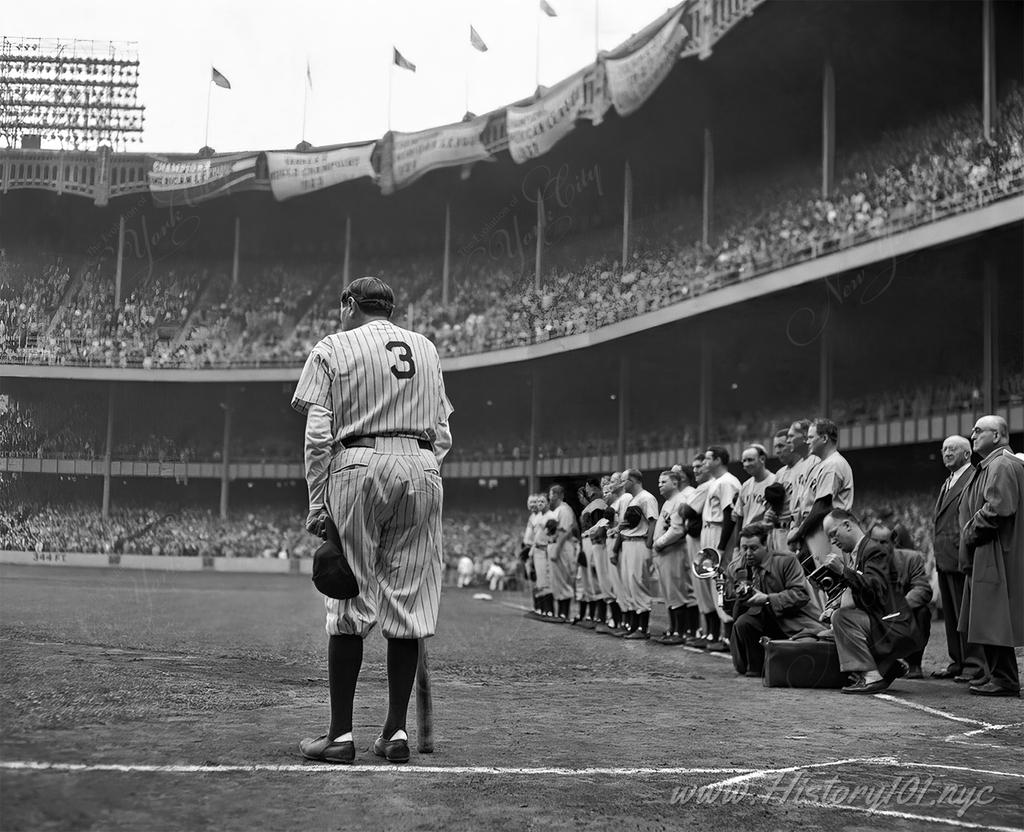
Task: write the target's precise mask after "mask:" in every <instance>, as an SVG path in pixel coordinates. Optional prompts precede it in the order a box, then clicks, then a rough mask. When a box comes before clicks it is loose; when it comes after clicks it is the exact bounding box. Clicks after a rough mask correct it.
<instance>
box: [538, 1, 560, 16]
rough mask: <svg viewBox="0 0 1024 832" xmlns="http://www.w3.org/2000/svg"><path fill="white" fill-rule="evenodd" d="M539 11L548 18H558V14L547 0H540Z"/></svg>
mask: <svg viewBox="0 0 1024 832" xmlns="http://www.w3.org/2000/svg"><path fill="white" fill-rule="evenodd" d="M540 10H541V11H542V12H544V14H546V15H547V16H548V17H558V12H556V11H555V10H554V9H553V8H552V7H551V4H550V3H549V2H548V0H540Z"/></svg>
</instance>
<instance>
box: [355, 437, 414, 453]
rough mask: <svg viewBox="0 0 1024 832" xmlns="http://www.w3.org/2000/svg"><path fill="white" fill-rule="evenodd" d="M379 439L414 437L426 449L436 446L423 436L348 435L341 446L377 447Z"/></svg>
mask: <svg viewBox="0 0 1024 832" xmlns="http://www.w3.org/2000/svg"><path fill="white" fill-rule="evenodd" d="M377 439H412V440H415V442H416V444H417V445H419V446H420V447H421V448H422V449H423V450H424V451H432V450H434V446H433V445H431V444H430V441H429V440H427V439H424V438H423V437H422V436H380V437H377V436H346V437H345V438H344V439H342V440H341V446H342V447H343V448H376V447H377Z"/></svg>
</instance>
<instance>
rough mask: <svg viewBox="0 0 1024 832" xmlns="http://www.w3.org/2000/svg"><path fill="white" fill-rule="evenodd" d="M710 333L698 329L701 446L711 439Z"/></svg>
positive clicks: (705, 445) (699, 432)
mask: <svg viewBox="0 0 1024 832" xmlns="http://www.w3.org/2000/svg"><path fill="white" fill-rule="evenodd" d="M709 334H710V333H708V332H705V331H702V330H700V329H698V337H699V338H700V401H699V402H698V408H699V411H700V425H699V429H698V436H699V442H700V446H701V447H702V448H706V447H707V446H708V443H709V442H710V441H711V340H710V339H709V338H708V337H706V336H707V335H709Z"/></svg>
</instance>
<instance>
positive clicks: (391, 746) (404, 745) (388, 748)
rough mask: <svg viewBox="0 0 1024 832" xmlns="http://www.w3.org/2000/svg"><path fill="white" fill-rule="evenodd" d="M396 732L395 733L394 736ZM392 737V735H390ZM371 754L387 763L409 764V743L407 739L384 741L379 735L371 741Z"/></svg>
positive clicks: (382, 736)
mask: <svg viewBox="0 0 1024 832" xmlns="http://www.w3.org/2000/svg"><path fill="white" fill-rule="evenodd" d="M397 733H398V732H397V731H396V732H395V734H397ZM392 737H394V734H393V735H392ZM373 753H374V754H376V755H377V756H378V757H383V758H384V759H385V760H387V761H388V762H389V763H407V762H409V741H408V740H407V739H399V740H396V739H393V738H392V739H390V740H386V739H384V735H383V734H381V735H380V736H379V737H377V739H375V740H374V741H373Z"/></svg>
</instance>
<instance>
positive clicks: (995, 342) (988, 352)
mask: <svg viewBox="0 0 1024 832" xmlns="http://www.w3.org/2000/svg"><path fill="white" fill-rule="evenodd" d="M984 269H985V277H984V281H985V288H984V296H983V306H984V310H983V313H982V314H983V322H982V334H983V337H984V339H985V343H984V345H983V347H982V361H983V366H982V391H981V395H982V401H983V403H984V407H985V413H995V412H996V407H997V406H998V405H999V316H998V308H999V307H998V303H999V292H998V289H999V286H998V280H999V272H998V270H997V268H996V262H995V260H993V259H992V258H991V257H987V258H985V266H984Z"/></svg>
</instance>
